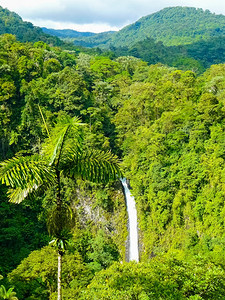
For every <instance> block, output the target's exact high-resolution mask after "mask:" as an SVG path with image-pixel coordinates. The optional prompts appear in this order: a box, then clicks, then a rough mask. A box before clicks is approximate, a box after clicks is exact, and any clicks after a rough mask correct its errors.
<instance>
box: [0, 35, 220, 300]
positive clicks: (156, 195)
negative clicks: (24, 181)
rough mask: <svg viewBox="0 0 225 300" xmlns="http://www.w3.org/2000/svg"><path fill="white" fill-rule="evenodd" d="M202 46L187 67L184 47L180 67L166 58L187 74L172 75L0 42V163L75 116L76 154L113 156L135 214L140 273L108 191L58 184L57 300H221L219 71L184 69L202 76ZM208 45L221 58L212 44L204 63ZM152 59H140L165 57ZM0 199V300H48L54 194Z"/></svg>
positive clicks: (32, 148)
mask: <svg viewBox="0 0 225 300" xmlns="http://www.w3.org/2000/svg"><path fill="white" fill-rule="evenodd" d="M145 42H146V43H149V44H151V43H152V40H151V39H148V40H146V41H145ZM145 42H143V43H145ZM214 42H215V43H214ZM205 43H206V42H204V41H200V42H198V43H196V44H195V45H196V48H197V49H199V50H200V48H201V51H199V50H198V51H195V55H196V56H194V55H193V52H191V51H192V50H191V49H192V48H191V47H194V44H193V45H187V46H185V49H186V50H185V51H186V53H188V54H189V55H190V56H189V61H187V58H185V57H181V56H180V57H179V56H178V57H173V56H172V55H171V57H170V58H169V59H171V65H174V66H176V64H177V65H178V66H179V65H182V64H183V65H184V66H185V68H186V69H187V71H181V70H177V69H175V68H174V67H168V66H166V65H162V64H157V65H150V66H148V64H147V63H146V62H143V61H142V60H140V59H138V58H135V57H133V56H131V54H132V53H129V54H130V56H120V57H117V58H114V59H110V58H109V57H106V56H105V57H103V56H97V55H95V56H92V55H88V54H87V53H79V54H77V52H73V51H65V50H62V49H60V48H56V47H50V46H48V45H47V44H45V43H43V42H40V41H39V42H36V43H34V44H33V43H26V44H24V43H21V42H18V41H17V40H16V38H15V37H14V36H12V35H2V36H0V73H1V77H0V107H1V111H0V122H1V126H0V160H1V161H3V160H4V159H10V158H11V157H13V156H14V155H15V154H16V153H17V157H19V158H20V157H23V156H24V155H25V156H28V157H32V155H33V154H34V153H36V154H39V153H40V149H41V145H42V143H43V141H44V140H45V139H46V138H47V135H48V134H47V131H46V126H47V127H48V128H49V130H52V129H53V128H54V127H55V124H56V121H57V120H59V119H63V118H71V117H74V116H77V117H80V118H81V120H82V122H84V123H86V124H88V126H84V128H83V130H84V135H85V140H84V145H83V147H84V149H93V150H96V151H99V149H103V150H106V151H107V150H109V149H112V151H113V152H114V153H117V154H118V155H119V156H120V157H121V161H122V163H123V169H124V173H125V175H126V177H127V178H129V181H130V185H131V187H132V193H133V195H134V196H135V199H136V203H137V209H138V220H139V229H140V245H141V248H140V254H141V263H140V264H136V263H134V262H132V263H125V260H126V259H125V253H126V251H125V244H126V237H127V230H126V220H127V218H126V211H125V204H124V198H123V194H122V191H121V185H120V183H119V181H118V182H116V183H115V184H113V185H107V186H104V185H102V184H100V185H98V184H93V183H90V182H83V181H82V180H81V179H76V180H70V179H66V178H63V180H62V182H61V184H62V186H61V188H62V194H63V197H65V201H66V203H70V204H71V208H72V209H73V211H74V214H75V220H74V224H73V229H72V233H71V235H70V236H68V239H69V243H68V248H67V250H66V252H65V256H64V265H65V268H64V269H63V286H64V289H63V290H64V299H93V300H94V299H120V298H121V299H122V298H123V299H215V300H217V299H224V297H225V287H224V284H225V283H224V278H225V277H224V275H225V274H224V272H225V263H224V262H225V250H224V249H225V235H224V211H225V206H224V197H225V188H224V184H225V173H224V169H225V168H224V167H225V155H224V149H225V144H224V140H225V139H224V138H225V122H224V113H225V107H224V104H225V102H224V96H225V65H224V64H218V65H213V66H211V67H210V68H209V69H207V70H206V72H204V73H203V74H202V75H196V73H195V72H192V71H190V70H188V68H189V65H190V64H191V63H195V67H196V70H197V71H198V72H199V73H201V72H202V70H203V69H201V68H203V67H208V65H207V64H208V57H204V55H203V54H204V53H205V52H204V51H205V50H204V47H206V46H205V45H206V44H205ZM158 45H160V43H159V44H158ZM198 45H199V46H198ZM213 45H217V46H216V47H218V49H220V46H221V47H222V45H220V41H219V39H214V40H213V41H212V47H211V50H210V51H211V52H209V53H212V52H213V47H214V46H213ZM161 49H162V50H161V52H159V51H158V50H157V48H154V47H153V49H152V53H154V55H155V57H156V56H157V55H159V54H160V55H161V56H162V57H163V56H164V57H165V58H166V56H167V54H166V52H164V50H163V49H165V47H164V48H163V47H162V48H161ZM177 49H178V48H177ZM183 49H184V48H183ZM165 51H166V50H165ZM170 51H171V49H170ZM221 51H222V50H221ZM197 53H198V55H197ZM218 53H219V52H218ZM221 53H223V52H221ZM134 54H135V53H133V55H134ZM146 55H147V51H146ZM192 55H193V56H192ZM155 57H154V56H153V58H152V63H155V62H157V58H155ZM192 57H194V58H192ZM200 58H201V59H202V62H203V61H204V63H202V64H201V63H200V62H199V61H198V60H199V59H200ZM176 59H177V61H176ZM191 59H196V60H195V61H193V60H192V62H190V60H191ZM211 59H212V62H218V61H219V59H221V57H220V56H219V55H218V56H214V57H211ZM217 59H218V61H217ZM164 62H165V61H164ZM185 68H184V69H185ZM193 69H194V68H193ZM43 118H44V120H45V122H43ZM31 173H32V172H31ZM0 189H1V204H0V215H1V224H0V225H1V231H0V240H1V245H2V247H1V261H0V268H1V269H0V273H1V274H2V275H4V278H5V279H4V280H5V281H4V282H2V285H3V286H4V287H5V290H4V292H7V291H12V293H14V292H13V291H15V292H16V296H17V297H18V298H19V299H49V298H50V299H56V269H57V260H56V256H55V252H54V251H55V250H54V249H53V248H52V247H51V246H49V245H48V242H49V241H50V239H49V237H48V233H47V230H46V220H47V218H48V216H49V214H50V212H51V205H52V199H53V196H54V187H53V189H49V190H48V191H47V192H46V193H45V195H44V196H43V195H40V194H37V195H36V196H35V197H34V198H32V199H30V200H31V201H25V202H24V203H23V204H20V205H15V204H12V203H8V201H7V198H6V188H5V187H4V186H0ZM34 250H35V251H34ZM120 261H121V262H123V263H122V264H120V263H119V262H120ZM7 275H8V281H7V280H6V276H7ZM12 287H14V290H10V289H11V288H12ZM13 295H14V294H13Z"/></svg>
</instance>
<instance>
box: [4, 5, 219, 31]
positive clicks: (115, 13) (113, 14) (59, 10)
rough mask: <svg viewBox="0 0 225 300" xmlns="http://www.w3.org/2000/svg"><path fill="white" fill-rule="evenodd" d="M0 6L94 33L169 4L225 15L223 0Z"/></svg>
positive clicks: (50, 24) (44, 23)
mask: <svg viewBox="0 0 225 300" xmlns="http://www.w3.org/2000/svg"><path fill="white" fill-rule="evenodd" d="M0 6H2V7H3V8H8V9H9V10H11V11H14V12H16V13H17V14H19V15H20V16H21V17H22V18H23V20H24V21H29V22H31V23H33V24H34V25H35V26H40V27H47V28H54V29H74V30H77V31H91V32H103V31H109V30H119V29H121V28H123V27H124V26H126V25H128V24H131V23H133V22H135V21H137V20H138V19H140V18H141V17H143V16H146V15H149V14H152V13H154V12H157V11H159V10H161V9H163V8H165V7H169V6H190V7H196V8H203V9H209V10H210V11H211V12H213V13H216V14H223V15H225V1H224V0H157V1H156V0H0Z"/></svg>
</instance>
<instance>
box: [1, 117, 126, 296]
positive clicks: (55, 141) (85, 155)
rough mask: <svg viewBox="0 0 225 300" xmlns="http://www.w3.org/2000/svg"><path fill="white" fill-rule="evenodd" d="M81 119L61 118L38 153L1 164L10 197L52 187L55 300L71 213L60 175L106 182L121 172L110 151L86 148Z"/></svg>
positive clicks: (16, 199)
mask: <svg viewBox="0 0 225 300" xmlns="http://www.w3.org/2000/svg"><path fill="white" fill-rule="evenodd" d="M82 125H84V124H82V123H81V122H80V120H79V119H78V118H77V117H75V118H69V117H64V118H62V119H61V120H60V121H59V122H58V123H57V124H56V126H55V127H54V129H53V130H52V132H51V134H49V138H48V139H47V141H46V142H45V143H44V144H43V149H42V151H41V153H40V154H35V155H32V156H15V157H14V158H11V159H9V160H6V161H4V162H2V163H1V164H0V180H1V182H2V183H3V184H6V185H7V186H9V187H10V188H9V189H8V196H9V200H10V201H11V202H14V203H20V202H21V201H23V200H24V199H25V198H26V197H28V196H29V195H30V194H35V193H36V192H37V191H40V192H42V193H44V192H45V191H46V189H49V188H51V187H52V186H54V187H55V199H53V202H54V203H55V205H54V207H53V210H52V214H51V218H50V221H49V224H51V226H49V227H50V233H51V235H53V236H54V237H55V244H56V245H57V249H58V278H57V286H58V298H57V299H58V300H61V299H62V288H61V270H62V255H63V252H64V248H65V236H64V231H65V230H66V229H68V228H69V227H70V225H71V224H70V223H71V220H72V215H71V212H70V209H69V207H68V206H65V205H64V203H63V199H62V193H61V180H62V178H63V177H68V178H77V177H80V178H82V179H84V180H90V181H93V182H103V183H107V182H109V181H110V180H115V179H117V178H118V177H119V176H120V175H121V174H120V169H119V163H118V159H117V157H116V156H115V155H113V154H112V153H111V152H109V151H108V152H102V151H97V150H90V149H85V148H84V147H82V146H83V136H82V131H81V127H82Z"/></svg>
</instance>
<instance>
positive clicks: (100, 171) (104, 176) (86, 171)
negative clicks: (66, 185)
mask: <svg viewBox="0 0 225 300" xmlns="http://www.w3.org/2000/svg"><path fill="white" fill-rule="evenodd" d="M63 169H64V174H65V175H66V176H69V177H71V178H75V177H81V178H82V179H87V180H90V181H93V182H99V183H100V182H102V183H107V182H108V181H110V180H115V179H117V178H119V177H121V176H122V174H121V171H120V167H119V160H118V157H117V156H116V155H114V154H112V153H111V152H110V151H108V152H103V151H99V150H93V151H89V152H87V151H85V153H83V152H81V151H72V150H71V151H70V153H68V154H67V157H66V161H64V165H63Z"/></svg>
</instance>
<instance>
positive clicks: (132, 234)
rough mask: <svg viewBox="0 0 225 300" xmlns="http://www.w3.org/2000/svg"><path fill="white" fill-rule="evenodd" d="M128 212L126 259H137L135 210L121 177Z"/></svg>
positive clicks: (133, 201)
mask: <svg viewBox="0 0 225 300" xmlns="http://www.w3.org/2000/svg"><path fill="white" fill-rule="evenodd" d="M121 182H122V185H123V188H124V193H125V198H126V204H127V213H128V224H129V255H128V260H129V261H131V260H136V261H137V262H138V261H139V251H138V225H137V210H136V206H135V200H134V197H133V196H132V195H131V192H130V190H129V188H128V186H127V182H126V179H125V178H123V179H121Z"/></svg>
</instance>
